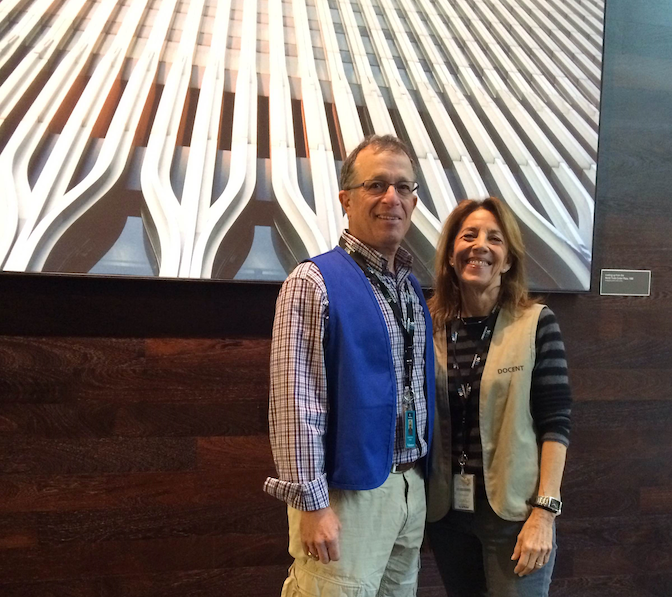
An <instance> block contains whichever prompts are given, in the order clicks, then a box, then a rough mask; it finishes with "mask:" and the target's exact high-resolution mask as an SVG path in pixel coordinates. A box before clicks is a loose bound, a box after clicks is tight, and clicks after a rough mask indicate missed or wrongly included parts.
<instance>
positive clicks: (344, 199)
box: [338, 191, 350, 215]
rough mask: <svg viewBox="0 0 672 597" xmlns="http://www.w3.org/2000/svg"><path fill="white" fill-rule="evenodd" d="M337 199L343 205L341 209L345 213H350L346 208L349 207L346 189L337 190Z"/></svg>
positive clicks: (348, 195)
mask: <svg viewBox="0 0 672 597" xmlns="http://www.w3.org/2000/svg"><path fill="white" fill-rule="evenodd" d="M338 200H339V201H340V202H341V205H342V206H343V211H345V213H346V214H348V215H350V214H349V212H348V209H349V208H350V193H348V191H339V192H338Z"/></svg>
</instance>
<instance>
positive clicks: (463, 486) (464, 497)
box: [453, 473, 475, 512]
mask: <svg viewBox="0 0 672 597" xmlns="http://www.w3.org/2000/svg"><path fill="white" fill-rule="evenodd" d="M474 489H475V481H474V475H471V474H461V473H455V474H454V475H453V510H459V511H460V512H473V511H474V493H475V492H474Z"/></svg>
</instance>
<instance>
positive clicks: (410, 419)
mask: <svg viewBox="0 0 672 597" xmlns="http://www.w3.org/2000/svg"><path fill="white" fill-rule="evenodd" d="M339 244H340V246H341V247H342V248H343V249H344V250H345V252H346V253H348V255H350V257H352V259H353V260H354V262H355V263H356V264H357V265H358V266H359V267H360V268H361V270H362V271H363V272H364V275H365V276H366V277H367V278H368V279H369V281H370V282H371V284H374V285H375V286H376V288H378V289H379V290H380V292H381V293H382V295H383V297H384V298H385V300H386V301H387V304H388V305H389V306H390V309H392V313H393V314H394V319H395V320H396V322H397V324H398V325H399V330H400V331H401V335H402V336H403V338H404V393H403V396H402V405H403V409H404V437H405V441H404V445H405V447H406V448H409V449H410V448H415V447H416V444H417V421H416V413H415V396H414V393H413V388H412V384H411V382H412V379H413V363H414V359H415V355H414V353H413V338H414V337H415V319H414V315H413V302H412V300H411V294H410V292H408V298H407V299H406V318H405V319H404V316H403V313H402V312H401V306H400V299H399V298H397V297H396V296H394V295H393V294H392V293H391V292H390V291H389V289H388V288H387V286H386V285H385V283H384V282H383V280H382V279H381V276H380V274H379V273H378V272H377V271H376V270H374V269H373V268H372V267H371V266H370V265H369V264H368V263H367V262H366V259H365V258H364V256H363V255H362V254H361V253H359V252H357V251H353V250H350V249H348V248H346V247H345V243H344V242H343V239H341V242H340V243H339Z"/></svg>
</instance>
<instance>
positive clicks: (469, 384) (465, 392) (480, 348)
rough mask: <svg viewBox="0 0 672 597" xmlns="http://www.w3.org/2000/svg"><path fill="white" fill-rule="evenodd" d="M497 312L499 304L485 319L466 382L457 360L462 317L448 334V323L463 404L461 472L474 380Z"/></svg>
mask: <svg viewBox="0 0 672 597" xmlns="http://www.w3.org/2000/svg"><path fill="white" fill-rule="evenodd" d="M497 313H499V306H496V307H495V308H494V309H493V311H492V313H490V315H488V317H487V318H486V320H485V327H484V328H483V333H482V334H481V337H480V339H479V341H478V342H477V343H476V351H475V352H474V356H473V357H472V359H471V365H470V367H469V378H468V381H466V382H465V380H464V378H463V377H462V371H461V370H460V366H459V364H458V362H457V341H458V336H459V331H458V329H459V322H460V319H459V318H458V319H453V321H452V322H451V324H450V334H448V325H446V340H447V342H450V343H451V344H452V345H453V351H452V352H453V372H454V376H455V378H456V381H457V395H458V396H459V397H460V398H461V400H460V403H461V406H462V419H461V430H462V449H461V450H460V457H459V459H458V463H459V465H460V473H461V474H464V467H465V466H466V464H467V462H468V460H469V456H468V454H467V449H468V445H469V435H470V434H471V427H472V420H471V417H470V416H469V415H470V412H469V399H470V398H471V391H472V388H473V387H474V382H475V381H476V377H477V373H478V366H479V365H480V364H481V361H482V360H483V356H484V354H485V351H486V350H487V348H488V346H489V344H490V336H491V335H492V330H493V328H494V322H495V321H496V320H497ZM465 325H467V324H465Z"/></svg>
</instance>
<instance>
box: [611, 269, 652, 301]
mask: <svg viewBox="0 0 672 597" xmlns="http://www.w3.org/2000/svg"><path fill="white" fill-rule="evenodd" d="M600 294H604V295H609V296H651V270H648V269H603V270H601V272H600Z"/></svg>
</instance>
